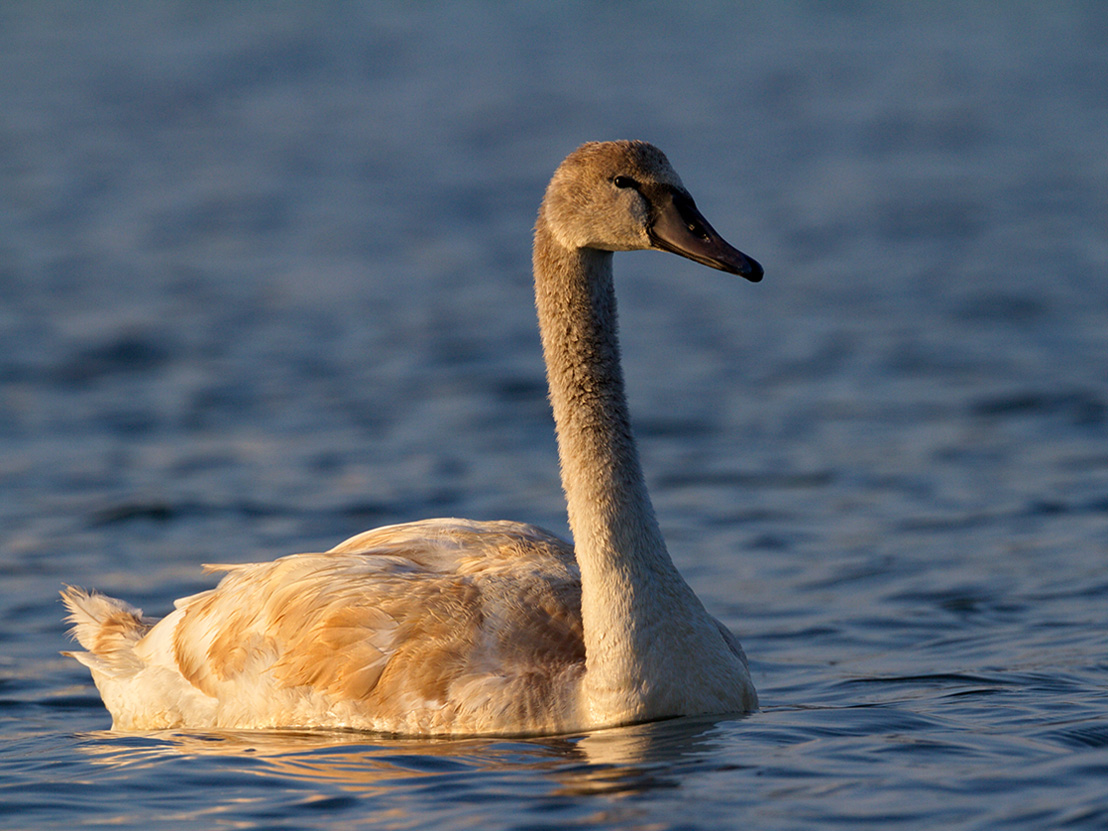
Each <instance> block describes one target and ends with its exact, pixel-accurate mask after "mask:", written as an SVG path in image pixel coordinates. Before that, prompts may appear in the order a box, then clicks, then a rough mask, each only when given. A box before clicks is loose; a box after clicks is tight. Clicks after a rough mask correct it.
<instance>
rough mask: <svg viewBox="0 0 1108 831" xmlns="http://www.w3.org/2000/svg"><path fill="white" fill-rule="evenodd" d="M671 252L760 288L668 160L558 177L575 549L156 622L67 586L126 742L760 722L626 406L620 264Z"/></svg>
mask: <svg viewBox="0 0 1108 831" xmlns="http://www.w3.org/2000/svg"><path fill="white" fill-rule="evenodd" d="M646 248H652V249H657V250H662V251H671V252H673V253H675V254H679V255H681V256H682V257H687V258H689V259H691V260H695V261H696V262H699V263H702V264H704V265H707V266H710V267H712V268H717V269H720V270H721V271H727V272H730V273H732V274H738V275H740V276H742V277H745V278H746V279H748V280H751V281H753V282H757V281H758V280H760V279H761V278H762V267H761V266H760V265H758V263H757V262H755V261H754V260H752V259H750V258H749V257H747V256H746V255H744V254H743V253H741V252H740V251H737V250H736V249H734V248H732V247H731V246H730V245H729V244H727V243H726V242H725V241H724V240H723V239H721V238H720V236H719V234H717V233H716V232H715V230H714V229H713V228H712V226H711V225H709V224H708V222H707V220H705V219H704V217H703V216H701V214H700V211H698V210H697V208H696V205H695V204H694V202H693V199H692V197H691V196H690V195H689V193H688V191H686V190H685V187H684V185H682V184H681V180H680V179H679V178H678V176H677V174H676V173H675V172H674V171H673V168H672V167H670V165H669V162H668V161H667V160H666V157H665V156H664V155H663V154H662V152H661V151H660V150H658V149H657V148H655V147H653V146H652V145H650V144H646V143H645V142H640V141H618V142H605V143H590V144H585V145H583V146H581V147H580V148H578V149H577V150H576V151H574V152H573V153H572V154H570V156H569V157H568V158H566V160H565V161H564V162H562V164H561V166H559V167H558V169H557V171H556V172H555V173H554V178H553V179H552V180H551V181H550V185H549V187H548V188H547V190H546V196H545V197H544V199H543V201H542V206H541V207H540V208H539V215H538V221H537V223H536V225H535V240H534V273H535V298H536V306H537V308H538V316H539V328H540V330H541V332H542V346H543V355H544V357H545V360H546V373H547V380H548V382H549V385H550V401H551V403H552V405H553V409H554V421H555V424H556V427H557V437H558V454H559V457H560V459H561V470H562V487H563V488H564V490H565V494H566V501H567V503H568V507H569V525H570V529H571V530H572V532H573V538H574V540H575V541H576V545H575V546H573V545H570V544H569V543H567V542H564V541H562V540H560V539H558V538H557V537H555V536H553V535H551V534H549V533H547V532H546V531H543V530H541V529H539V528H536V527H534V526H531V525H523V524H519V523H514V522H471V521H468V520H461V519H430V520H425V521H422V522H413V523H410V524H406V525H392V526H388V527H385V528H378V529H376V530H373V531H366V532H365V533H362V534H359V535H357V536H355V537H352V538H351V539H348V540H347V541H346V542H344V543H342V544H340V545H338V546H337V547H335V548H333V549H331V550H330V551H328V552H326V553H323V554H297V555H294V556H290V557H283V558H281V559H279V560H276V561H274V562H270V563H254V564H245V565H220V566H206V568H207V569H208V570H209V571H221V572H225V573H226V576H224V577H223V579H222V580H221V581H220V583H219V585H218V586H217V587H216V588H214V589H212V590H210V591H205V592H201V593H200V594H195V595H192V596H191V597H186V598H183V599H181V600H178V601H177V603H176V609H175V611H173V612H172V613H170V614H169V615H168V616H167V617H166V618H164V619H163V620H161V621H158V622H155V621H153V620H151V619H148V618H145V617H143V616H142V612H141V611H140V610H138V609H135V608H133V607H131V606H129V605H128V604H126V603H124V602H122V601H119V600H115V599H112V598H109V597H106V596H104V595H101V594H98V593H95V592H92V593H90V592H86V591H84V590H82V589H79V588H74V587H69V588H67V589H66V590H65V591H63V592H62V596H63V598H64V600H65V604H66V606H67V607H68V609H69V612H70V615H69V618H68V620H69V622H71V623H73V624H74V626H73V635H74V637H75V638H76V639H77V640H78V641H80V643H81V645H82V646H83V647H84V648H85V649H87V650H88V651H87V652H78V653H66V654H71V655H72V656H73V657H74V658H76V659H77V660H78V661H80V662H81V663H82V664H84V665H85V666H87V667H88V668H89V669H90V670H92V677H93V679H94V680H95V682H96V686H97V687H98V688H99V689H100V693H101V695H102V696H103V698H104V703H105V705H106V706H107V708H108V710H110V711H111V714H112V717H113V719H114V721H113V727H114V728H115V729H117V730H148V729H158V728H182V727H184V728H274V727H347V728H356V729H364V730H376V731H385V732H391V733H401V734H425V735H426V734H486V735H496V734H500V735H504V734H543V733H547V734H549V733H565V732H577V731H584V730H591V729H595V728H600V727H611V726H616V725H622V724H631V723H634V722H642V721H649V720H653V719H660V718H666V717H668V716H679V715H697V714H712V713H720V714H722V713H738V712H745V711H747V710H751V709H753V708H754V707H756V706H757V702H758V699H757V695H756V694H755V692H754V686H753V684H752V683H751V681H750V673H749V670H748V668H747V662H746V656H745V655H744V654H743V651H742V647H740V646H739V643H738V641H737V640H736V639H735V638H734V636H732V635H731V633H730V632H729V631H727V629H726V628H724V626H723V625H722V624H720V623H719V622H718V621H717V620H715V619H714V618H713V617H712V616H711V615H709V614H708V613H707V612H706V611H705V610H704V607H703V606H702V605H701V603H700V600H699V599H697V597H696V595H695V594H693V591H692V589H691V588H689V585H688V584H687V583H686V582H685V581H684V580H683V579H682V578H681V575H680V574H679V573H678V572H677V569H676V568H675V567H674V565H673V562H672V561H671V560H670V557H669V554H668V552H667V551H666V545H665V542H664V541H663V540H662V535H661V532H660V531H659V528H658V523H657V521H656V520H655V518H654V509H653V507H652V506H651V503H650V497H649V495H648V494H647V491H646V486H645V484H644V482H643V476H642V471H641V469H640V467H639V456H638V453H637V451H636V449H635V440H634V437H633V436H632V433H631V424H630V419H629V416H628V413H627V402H626V400H625V397H624V392H623V375H622V371H621V369H620V360H619V344H618V341H617V338H616V300H615V294H614V291H613V286H612V252H613V251H631V250H636V249H646Z"/></svg>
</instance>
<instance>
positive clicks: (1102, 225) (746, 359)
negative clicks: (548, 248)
mask: <svg viewBox="0 0 1108 831" xmlns="http://www.w3.org/2000/svg"><path fill="white" fill-rule="evenodd" d="M686 6H687V4H686ZM686 6H678V5H672V6H671V5H667V4H649V5H646V4H644V5H635V6H625V5H622V4H606V5H603V6H600V7H597V8H593V7H591V6H586V5H569V6H565V5H558V6H556V7H554V6H548V5H544V4H522V5H519V6H517V7H513V9H512V10H506V9H504V8H502V7H501V6H500V5H495V4H490V5H484V4H467V3H454V4H449V5H437V4H420V5H419V6H418V7H414V8H413V7H410V6H408V5H401V4H397V5H394V6H389V5H384V6H382V5H377V4H373V5H348V4H296V5H294V4H281V5H256V4H231V5H224V4H210V5H209V4H205V5H196V4H193V3H151V4H141V5H139V4H123V3H119V4H116V3H98V4H57V5H55V4H45V3H40V4H11V5H9V6H7V7H5V8H4V10H3V11H0V112H2V113H3V115H2V116H0V194H3V196H2V197H0V575H2V582H0V622H2V625H0V732H2V735H3V738H4V741H3V743H2V744H0V794H2V795H0V803H2V804H3V806H4V810H3V811H0V826H3V827H11V828H22V829H37V828H58V827H75V826H78V825H82V824H84V825H90V826H96V825H113V826H116V827H121V828H136V829H139V828H142V829H145V828H150V827H154V826H159V825H161V826H166V827H173V828H198V829H199V828H204V829H210V828H223V827H264V828H339V827H352V826H355V825H356V826H365V827H380V828H397V829H402V828H423V827H434V828H464V827H478V828H482V829H497V828H568V827H597V828H615V827H620V828H643V829H665V828H685V829H687V828H705V829H712V828H719V829H723V828H733V827H737V826H740V825H742V826H749V827H753V828H766V829H773V828H781V829H786V828H806V829H807V828H850V829H855V828H858V827H864V826H870V827H879V828H936V827H945V828H952V829H1040V828H1046V827H1073V828H1085V827H1087V828H1100V827H1103V826H1104V825H1105V824H1106V823H1108V797H1106V796H1105V787H1104V782H1105V781H1106V780H1108V715H1106V711H1108V707H1106V704H1105V700H1106V697H1108V696H1106V693H1108V658H1106V656H1108V627H1106V623H1108V571H1106V569H1105V565H1106V561H1108V442H1106V439H1108V391H1106V382H1105V379H1106V378H1108V372H1106V359H1105V356H1106V355H1108V282H1106V279H1105V278H1106V276H1108V139H1106V138H1105V137H1106V136H1108V95H1106V94H1105V85H1104V79H1105V78H1106V77H1108V13H1106V12H1105V10H1104V8H1103V6H1102V5H1101V4H1099V3H1095V2H1090V3H1064V2H1060V3H1052V4H1045V5H1033V4H1009V5H1006V6H1004V7H1001V8H999V9H998V8H996V7H994V6H977V5H974V4H970V5H966V4H945V3H929V4H866V3H861V4H858V3H851V4H833V3H818V4H817V3H800V2H797V3H779V4H772V5H768V6H764V7H756V6H746V5H732V4H696V5H695V7H693V8H689V7H686ZM622 137H638V138H644V139H648V140H651V141H654V142H655V143H657V144H658V145H660V146H661V147H663V148H664V149H665V150H666V151H667V153H668V154H669V156H670V158H671V160H672V161H673V163H674V165H675V166H676V168H677V169H678V170H679V171H680V173H681V175H682V177H683V179H684V180H685V183H686V184H687V185H688V186H689V188H690V189H691V190H692V192H693V193H694V195H695V196H696V197H697V200H698V204H699V205H700V207H701V208H702V209H703V210H704V212H705V214H706V216H708V217H709V219H710V220H711V221H712V223H713V225H715V226H716V227H717V228H718V229H719V230H720V231H721V232H722V233H724V234H725V235H726V236H727V237H728V238H729V239H730V240H731V241H733V242H734V243H735V244H736V245H738V246H739V247H740V248H742V249H743V250H745V251H748V252H749V253H750V254H751V255H752V256H754V257H756V258H757V259H759V260H760V261H761V262H763V263H764V264H765V265H766V271H767V276H766V279H765V281H764V282H763V283H761V284H759V285H757V286H751V285H747V284H745V283H742V282H741V281H737V280H734V279H732V278H730V277H728V276H727V275H723V274H718V273H715V272H710V271H707V270H705V269H701V268H699V267H697V266H695V265H693V264H691V263H685V262H681V261H679V260H677V259H676V258H672V257H663V256H661V255H656V254H633V255H622V256H620V257H618V258H617V260H616V269H617V282H618V291H619V294H620V298H621V312H622V315H621V321H622V337H623V341H624V349H625V358H626V368H627V373H628V385H629V390H630V395H631V399H632V401H631V405H632V413H633V417H634V420H635V426H636V430H637V432H638V435H639V438H640V442H641V445H642V452H643V463H644V467H645V469H646V472H647V477H648V480H649V483H650V485H651V488H652V493H653V495H654V499H655V503H656V507H657V510H658V514H659V516H660V518H661V522H662V524H663V528H664V531H665V533H666V535H667V538H668V539H669V541H670V547H671V550H672V552H673V555H674V558H675V559H676V560H677V562H678V565H679V567H680V568H681V569H682V571H683V573H684V574H685V575H686V576H687V578H688V579H689V581H690V582H691V583H692V584H693V586H694V588H695V589H696V590H697V592H698V593H699V594H700V596H701V597H702V598H703V600H704V602H705V604H706V605H707V606H708V608H709V609H710V610H712V611H713V612H714V613H715V614H717V615H718V616H719V617H721V618H722V619H723V620H724V621H725V622H726V623H727V624H728V625H729V626H731V627H732V628H733V629H734V630H735V631H736V632H737V633H738V634H739V636H740V637H741V639H742V641H743V643H744V645H745V647H746V650H747V652H748V654H749V655H750V657H751V660H752V670H753V675H754V679H755V683H756V684H757V686H758V689H759V693H760V696H761V699H762V703H763V706H762V709H761V710H760V711H759V712H757V713H754V714H752V715H750V716H748V717H743V718H721V719H708V720H687V719H682V720H675V721H670V722H664V723H660V724H653V725H643V726H639V727H634V728H628V729H623V730H611V731H601V732H597V733H594V734H591V735H575V736H565V737H555V738H550V739H528V740H523V741H513V740H504V739H496V740H476V739H472V740H456V741H445V740H444V741H433V742H426V741H411V740H397V739H394V738H389V737H379V736H378V737H374V736H366V735H359V734H348V733H327V734H315V733H303V732H300V733H263V734H254V733H232V734H227V733H222V734H202V733H183V732H171V733H158V734H151V735H122V734H114V733H111V732H110V731H109V730H108V728H109V726H110V720H109V718H108V716H107V714H106V713H105V711H104V710H103V708H102V706H101V705H100V703H99V698H98V697H97V696H96V693H95V690H94V688H93V687H92V685H91V683H90V681H89V678H88V676H87V673H86V672H85V670H84V669H83V668H82V667H80V666H79V665H77V664H76V663H75V662H73V661H72V660H69V659H66V658H63V657H61V656H60V655H58V652H59V651H60V650H62V649H65V648H67V645H68V641H67V640H66V637H65V632H64V627H63V625H62V623H61V617H62V610H61V607H60V604H59V602H58V600H57V594H56V593H57V590H58V588H59V587H60V586H61V584H62V583H65V582H69V583H76V584H80V585H87V586H96V587H98V588H100V589H103V590H105V591H107V592H109V593H111V594H114V595H117V596H120V597H124V598H126V599H128V600H130V601H131V602H133V603H136V604H137V605H141V606H142V607H143V608H144V609H146V611H147V612H148V613H150V614H154V615H159V616H160V615H162V614H164V613H165V612H166V611H167V610H168V609H170V608H171V603H172V600H173V599H174V598H176V597H180V596H182V595H184V594H187V593H190V592H193V591H198V590H201V589H203V588H206V587H208V586H210V585H211V580H210V579H209V578H207V577H204V576H203V575H202V574H201V573H200V569H199V566H200V564H201V563H204V562H243V561H250V560H256V559H270V558H272V557H274V556H278V555H282V554H286V553H291V552H295V551H305V550H321V549H325V548H328V547H330V546H332V545H334V544H335V543H337V542H338V541H340V540H341V539H343V538H345V537H347V536H350V535H352V534H354V533H357V532H358V531H361V530H363V529H365V528H368V527H372V526H374V525H379V524H385V523H389V522H400V521H406V520H412V519H418V518H422V517H426V516H438V515H460V516H469V517H473V518H476V519H498V518H507V519H517V520H524V521H530V522H535V523H537V524H540V525H543V526H546V527H548V528H550V529H551V530H554V531H556V532H559V533H563V534H564V533H566V529H565V519H564V507H563V504H562V501H561V496H560V492H559V487H558V480H557V463H556V457H555V449H554V443H553V436H552V429H551V426H552V425H551V423H550V419H549V414H548V409H547V405H546V401H545V388H544V383H543V374H542V365H541V359H540V355H539V347H538V338H537V334H536V332H535V328H534V319H533V311H532V305H531V298H530V276H529V268H530V265H529V256H530V255H529V232H530V227H531V223H532V222H533V217H534V211H535V208H536V206H537V204H538V200H539V198H540V197H541V194H542V190H543V187H544V186H545V182H546V180H547V178H548V177H549V175H550V173H551V171H552V170H553V169H554V167H555V166H556V164H557V163H558V161H559V160H560V159H561V158H562V157H563V156H564V155H565V154H566V153H567V152H569V150H571V149H572V148H573V147H575V146H576V145H577V144H578V143H580V142H581V141H584V140H586V139H603V138H622Z"/></svg>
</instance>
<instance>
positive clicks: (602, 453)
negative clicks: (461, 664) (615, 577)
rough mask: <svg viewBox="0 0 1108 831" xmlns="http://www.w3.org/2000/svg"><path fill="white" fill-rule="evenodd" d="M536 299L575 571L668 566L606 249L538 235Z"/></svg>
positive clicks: (539, 231)
mask: <svg viewBox="0 0 1108 831" xmlns="http://www.w3.org/2000/svg"><path fill="white" fill-rule="evenodd" d="M535 298H536V306H537V308H538V313H539V329H540V332H541V334H542V344H543V355H544V357H545V359H546V372H547V381H548V383H549V385H550V401H551V404H552V406H553V410H554V423H555V426H556V429H557V435H558V455H559V458H560V460H561V466H562V487H563V488H564V489H565V492H566V501H567V504H568V508H569V526H570V529H571V530H572V532H573V537H574V541H575V544H576V547H577V552H578V555H577V556H578V560H579V561H580V562H581V567H582V569H583V570H584V569H589V568H592V567H594V566H600V567H602V568H613V569H616V570H618V571H628V570H633V569H640V568H649V569H658V568H662V569H668V570H672V569H673V566H672V563H670V560H669V555H668V554H667V553H666V547H665V542H664V541H663V539H662V534H661V531H660V530H659V528H658V522H657V520H656V519H655V517H654V509H653V506H652V505H651V503H650V495H649V494H648V493H647V490H646V484H645V482H644V480H643V475H642V468H641V467H640V465H639V455H638V450H637V449H636V447H635V440H634V436H633V435H632V432H631V420H630V416H629V415H628V411H627V399H626V397H625V395H624V389H623V371H622V368H621V366H620V355H619V341H618V338H617V334H616V299H615V290H614V286H613V282H612V254H611V253H610V252H608V251H599V250H597V249H592V248H580V249H567V248H564V247H561V246H559V245H558V244H557V243H556V242H555V241H554V239H553V237H552V236H551V235H548V234H547V233H545V229H544V228H543V227H542V226H541V225H540V228H539V229H538V231H537V232H536V248H535Z"/></svg>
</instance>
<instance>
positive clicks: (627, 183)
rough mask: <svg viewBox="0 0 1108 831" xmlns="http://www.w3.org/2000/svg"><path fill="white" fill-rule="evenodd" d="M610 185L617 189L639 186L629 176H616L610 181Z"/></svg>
mask: <svg viewBox="0 0 1108 831" xmlns="http://www.w3.org/2000/svg"><path fill="white" fill-rule="evenodd" d="M612 184H613V185H615V186H616V187H617V188H637V187H638V186H639V183H638V182H636V181H635V180H634V179H632V178H631V177H630V176H616V178H614V179H612Z"/></svg>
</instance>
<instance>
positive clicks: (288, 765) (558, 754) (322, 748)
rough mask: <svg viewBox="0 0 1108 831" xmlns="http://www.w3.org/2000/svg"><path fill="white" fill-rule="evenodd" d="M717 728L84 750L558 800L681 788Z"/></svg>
mask: <svg viewBox="0 0 1108 831" xmlns="http://www.w3.org/2000/svg"><path fill="white" fill-rule="evenodd" d="M718 724H719V720H718V719H674V720H671V721H664V722H655V723H652V724H640V725H632V726H630V727H622V728H615V729H611V730H599V731H596V732H593V733H588V734H582V735H573V736H559V737H542V738H521V739H503V738H495V739H485V738H461V739H382V738H379V737H374V736H372V735H367V734H365V733H360V732H356V731H342V730H318V731H315V730H313V731H306V730H272V731H237V730H228V731H209V732H177V731H154V732H149V733H143V734H141V735H125V734H119V733H113V732H110V731H106V732H96V733H88V734H84V735H83V736H82V737H81V742H80V744H79V745H78V747H79V749H80V751H81V752H82V753H83V754H87V755H88V756H89V757H90V761H91V762H92V763H93V764H95V765H99V766H105V767H109V768H117V769H130V770H132V771H136V770H141V769H143V768H150V769H156V768H158V767H159V766H160V765H162V764H164V763H165V762H167V761H170V760H180V759H187V758H191V757H201V758H215V759H228V760H238V761H244V760H245V761H248V762H249V767H248V769H249V770H250V771H251V773H253V774H255V775H257V776H263V777H275V778H277V779H281V780H288V779H296V780H317V781H319V782H325V783H328V784H334V785H337V786H339V787H341V788H343V789H345V790H350V791H358V792H367V793H374V792H379V791H380V790H381V789H383V788H389V787H396V786H402V787H405V788H407V787H411V786H413V785H418V784H423V785H427V786H432V787H433V786H434V781H433V780H438V779H443V778H451V777H455V776H458V775H466V774H498V773H501V774H509V775H518V774H520V773H530V774H537V775H540V776H541V778H545V779H546V780H547V781H548V782H549V784H550V786H551V788H550V791H549V795H560V796H573V795H585V794H600V793H603V794H611V795H616V794H635V793H641V792H644V791H649V790H652V789H657V788H670V787H676V786H677V785H678V779H677V778H675V777H672V776H667V770H668V769H670V768H672V766H673V765H674V763H675V761H677V760H679V761H680V763H681V764H696V763H697V760H700V761H707V760H710V759H711V758H712V757H713V754H714V752H715V750H716V744H715V741H714V740H713V739H712V734H713V731H714V729H715V728H716V726H717V725H718ZM417 780H427V782H424V783H419V782H418V781H417Z"/></svg>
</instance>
